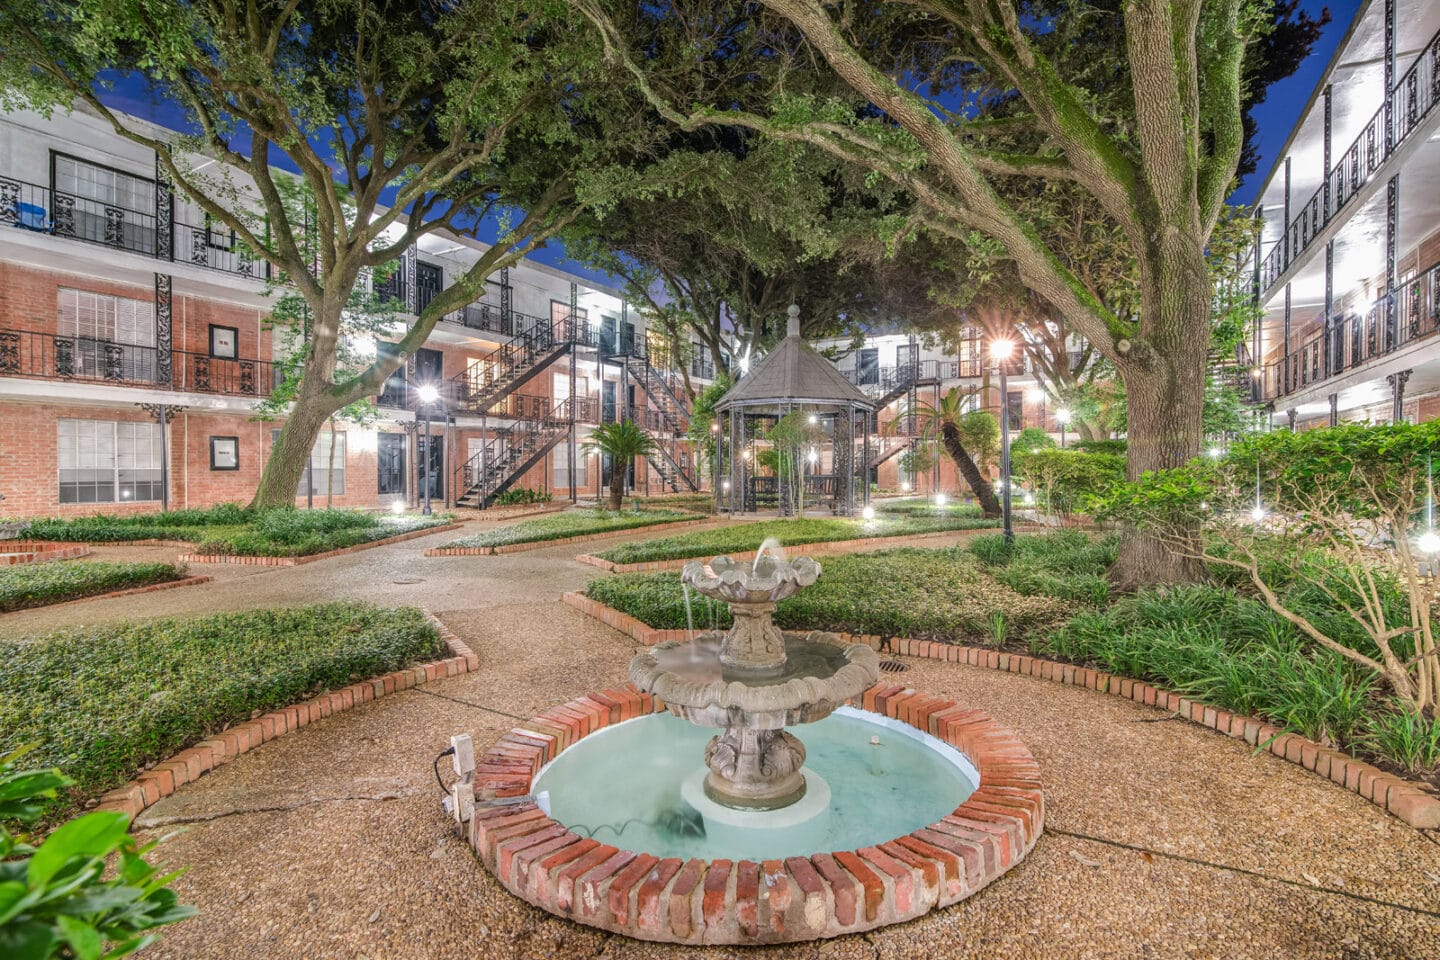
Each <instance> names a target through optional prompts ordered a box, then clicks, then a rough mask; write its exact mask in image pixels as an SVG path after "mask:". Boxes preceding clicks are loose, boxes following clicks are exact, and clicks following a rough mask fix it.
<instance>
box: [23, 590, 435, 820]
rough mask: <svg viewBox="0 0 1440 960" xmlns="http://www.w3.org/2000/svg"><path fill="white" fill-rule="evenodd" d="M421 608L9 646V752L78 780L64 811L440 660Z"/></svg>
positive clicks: (258, 613) (146, 626) (146, 625)
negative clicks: (236, 726) (243, 732)
mask: <svg viewBox="0 0 1440 960" xmlns="http://www.w3.org/2000/svg"><path fill="white" fill-rule="evenodd" d="M443 650H444V646H443V644H442V643H441V641H440V638H439V636H438V635H437V634H436V632H435V630H434V628H433V627H432V626H431V625H430V624H429V623H428V622H427V621H426V619H425V617H424V615H423V614H422V613H421V612H420V611H419V610H416V609H413V608H400V609H384V608H377V607H372V606H369V605H366V604H359V603H329V604H321V605H318V606H311V607H299V608H294V609H282V610H253V611H247V612H243V613H227V614H218V615H214V616H207V617H199V618H195V619H188V620H179V619H157V620H149V621H143V622H136V623H126V624H120V625H118V626H116V625H107V626H105V627H103V628H101V627H79V628H75V629H71V630H66V631H62V632H58V633H53V634H49V635H45V636H35V637H28V638H21V639H19V640H11V641H0V663H4V664H5V669H4V670H3V671H0V751H4V750H10V749H14V748H16V747H19V746H21V745H27V744H35V745H36V748H35V752H34V753H33V755H32V758H33V760H34V761H35V762H36V763H37V764H40V765H54V766H58V767H61V768H63V769H65V770H67V771H68V772H69V775H70V776H72V777H74V779H75V780H76V784H75V786H74V787H73V788H71V790H69V791H68V792H67V793H66V794H65V795H64V802H63V803H62V804H61V805H60V807H59V809H57V810H55V811H53V813H54V814H57V815H58V814H63V813H64V812H66V811H68V810H71V809H74V807H75V806H76V805H78V804H79V803H81V802H83V801H84V800H85V799H87V798H89V797H93V796H95V795H97V794H99V793H103V792H104V791H105V790H108V789H111V788H113V787H116V786H119V785H120V784H123V783H125V782H126V781H128V780H129V779H130V778H131V777H133V776H134V775H135V774H136V773H137V772H139V770H140V769H141V768H142V767H143V766H144V765H145V764H148V763H154V762H157V761H161V760H164V759H166V758H167V757H169V756H171V755H172V754H174V753H175V752H176V751H178V750H181V749H183V748H185V747H186V746H188V745H190V744H193V743H195V742H197V741H199V740H203V739H204V738H205V737H207V736H210V735H211V734H213V733H215V732H217V731H219V730H221V729H222V728H224V727H225V726H227V725H229V724H231V723H235V722H237V721H243V720H248V719H249V718H250V716H251V714H252V713H253V712H254V711H256V710H259V711H268V710H274V709H278V708H280V707H283V706H287V705H289V704H292V703H295V702H296V701H299V700H303V699H305V698H307V697H310V696H313V695H315V694H316V693H319V692H321V691H323V690H327V689H333V688H336V687H341V686H345V685H346V684H349V683H353V682H354V681H355V680H358V679H362V678H365V677H373V676H376V675H379V674H382V673H387V672H389V671H391V670H397V669H399V668H401V667H404V666H407V665H409V664H413V663H421V662H426V661H430V660H434V659H436V658H437V657H439V656H441V655H442V652H443Z"/></svg>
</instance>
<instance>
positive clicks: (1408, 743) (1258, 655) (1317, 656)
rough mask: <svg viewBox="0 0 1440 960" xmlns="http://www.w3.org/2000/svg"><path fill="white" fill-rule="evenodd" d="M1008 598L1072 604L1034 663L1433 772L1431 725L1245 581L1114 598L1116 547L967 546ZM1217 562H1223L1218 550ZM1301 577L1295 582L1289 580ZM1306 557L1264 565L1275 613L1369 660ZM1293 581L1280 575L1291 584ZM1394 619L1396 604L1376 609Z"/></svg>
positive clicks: (1225, 568)
mask: <svg viewBox="0 0 1440 960" xmlns="http://www.w3.org/2000/svg"><path fill="white" fill-rule="evenodd" d="M967 549H968V550H969V551H970V552H971V554H972V555H974V556H975V557H976V558H977V559H978V560H980V561H981V562H982V563H984V564H985V565H986V568H987V569H988V571H989V572H990V573H991V575H992V576H994V578H995V579H996V580H997V581H999V582H1001V583H1003V584H1006V585H1007V586H1010V587H1012V588H1014V589H1015V590H1016V591H1018V592H1020V593H1023V594H1027V595H1032V596H1036V595H1038V596H1050V597H1057V598H1065V599H1070V600H1075V601H1079V602H1080V603H1081V604H1082V607H1081V609H1079V610H1078V612H1076V613H1075V615H1074V616H1073V617H1072V618H1071V619H1070V620H1069V622H1067V623H1065V624H1063V625H1061V626H1059V627H1057V628H1056V629H1054V630H1052V631H1050V632H1048V633H1046V634H1043V635H1038V636H1032V637H1031V638H1030V641H1029V643H1028V648H1029V650H1030V651H1031V652H1033V653H1036V654H1039V655H1042V656H1049V657H1057V658H1060V659H1064V660H1070V661H1073V662H1076V663H1083V664H1087V665H1090V666H1094V667H1098V668H1101V669H1104V670H1106V671H1109V672H1112V673H1115V674H1118V675H1121V676H1127V677H1135V678H1137V679H1143V680H1149V681H1152V682H1154V683H1156V684H1158V685H1160V686H1162V687H1164V688H1166V689H1168V690H1173V691H1175V692H1177V693H1180V694H1183V695H1185V696H1187V697H1190V698H1193V699H1195V700H1197V701H1200V702H1204V703H1208V704H1212V705H1215V706H1219V707H1224V708H1226V709H1228V710H1233V711H1235V712H1237V713H1243V714H1247V715H1251V716H1260V717H1264V718H1266V719H1268V720H1270V721H1271V722H1272V723H1275V724H1276V725H1277V726H1283V727H1284V728H1286V729H1287V730H1290V731H1293V732H1295V733H1299V734H1301V735H1303V736H1305V737H1308V738H1310V739H1312V740H1315V741H1316V742H1318V743H1322V744H1326V745H1329V746H1332V747H1337V748H1340V749H1345V750H1349V751H1351V752H1352V753H1358V754H1361V755H1363V756H1366V757H1368V758H1370V759H1372V760H1376V761H1379V762H1381V763H1382V764H1386V765H1391V766H1393V767H1395V768H1398V769H1400V770H1403V771H1404V772H1406V773H1409V774H1411V775H1418V776H1434V775H1435V774H1436V772H1437V771H1440V722H1437V721H1436V720H1435V719H1434V717H1433V716H1432V715H1430V714H1428V713H1426V712H1422V711H1418V710H1416V709H1415V708H1414V707H1413V706H1411V705H1410V704H1409V703H1408V702H1407V701H1405V700H1403V699H1401V698H1397V697H1394V696H1390V695H1387V691H1386V689H1385V684H1384V683H1383V682H1382V680H1381V677H1380V675H1379V674H1378V672H1377V671H1375V670H1372V669H1369V668H1367V667H1366V666H1365V665H1363V664H1361V663H1358V662H1356V661H1355V660H1353V659H1352V658H1350V657H1347V656H1344V655H1343V654H1341V653H1339V652H1337V651H1335V650H1333V649H1331V648H1329V647H1327V646H1325V645H1322V644H1320V643H1317V642H1316V641H1315V640H1314V639H1313V638H1312V637H1311V636H1310V635H1309V634H1308V633H1307V631H1306V630H1305V629H1302V628H1301V627H1300V626H1299V625H1297V624H1296V623H1294V622H1292V621H1291V620H1289V619H1287V618H1286V617H1285V616H1284V615H1283V614H1282V613H1280V612H1278V611H1277V610H1276V609H1275V608H1274V607H1272V605H1271V603H1270V602H1268V601H1267V600H1266V599H1265V598H1264V597H1262V596H1260V595H1258V594H1257V592H1256V591H1255V590H1254V589H1253V587H1252V586H1251V584H1250V580H1249V576H1248V574H1247V573H1246V572H1245V571H1244V570H1243V569H1237V568H1236V567H1234V566H1231V565H1228V564H1224V563H1215V564H1212V566H1211V576H1212V581H1211V582H1209V583H1205V584H1195V585H1189V586H1183V587H1172V588H1170V589H1168V590H1164V591H1159V590H1142V591H1140V592H1138V593H1136V594H1133V595H1130V596H1124V597H1118V598H1117V597H1111V596H1110V594H1109V586H1108V583H1107V582H1106V581H1105V579H1104V577H1103V573H1104V571H1105V570H1106V568H1107V567H1108V566H1109V565H1110V563H1111V562H1112V560H1113V558H1114V556H1115V551H1116V550H1117V549H1118V538H1117V537H1115V536H1108V537H1102V538H1090V537H1087V536H1085V535H1084V534H1082V533H1079V532H1075V531H1067V532H1063V533H1054V534H1049V535H1046V536H1031V537H1019V538H1017V539H1016V540H1015V543H1014V544H1013V545H1010V546H1007V545H1006V544H1005V543H1004V541H1003V539H1002V538H1000V537H982V538H979V539H977V540H975V541H973V542H972V543H971V544H969V546H968V548H967ZM1209 549H1210V550H1212V551H1221V550H1223V549H1224V545H1223V544H1217V545H1215V546H1213V547H1211V548H1209ZM1297 569H1300V570H1302V571H1303V572H1304V573H1305V575H1303V576H1300V575H1296V570H1297ZM1322 569H1323V567H1322V565H1320V564H1319V562H1318V561H1317V560H1314V559H1312V560H1311V561H1310V562H1309V564H1308V565H1302V566H1301V567H1299V568H1297V567H1295V566H1293V565H1292V564H1291V563H1290V562H1289V561H1288V559H1286V558H1284V557H1278V556H1272V557H1271V559H1270V561H1269V562H1268V563H1267V564H1266V565H1265V566H1264V570H1265V574H1264V575H1265V577H1266V578H1267V581H1268V582H1269V583H1270V584H1271V586H1272V589H1273V590H1274V591H1275V592H1276V596H1277V599H1278V600H1279V601H1280V605H1281V606H1282V608H1283V609H1285V610H1288V611H1291V612H1293V613H1297V614H1298V615H1299V616H1301V617H1302V618H1304V621H1305V622H1306V623H1308V624H1311V625H1312V626H1313V627H1314V628H1316V629H1318V630H1321V631H1323V632H1324V634H1325V635H1326V636H1328V637H1332V638H1335V639H1336V640H1337V642H1339V643H1341V644H1343V645H1346V646H1353V647H1354V648H1355V649H1358V650H1361V651H1365V652H1367V655H1371V656H1373V655H1376V654H1378V651H1376V650H1375V649H1374V648H1373V646H1367V644H1368V633H1367V630H1366V628H1365V626H1363V625H1362V624H1361V623H1359V622H1357V621H1356V620H1355V619H1354V618H1353V617H1352V616H1351V615H1350V614H1349V613H1348V612H1347V611H1346V610H1344V609H1343V608H1341V607H1339V606H1337V605H1336V604H1335V603H1334V601H1333V600H1332V597H1331V594H1332V593H1333V592H1334V591H1335V590H1336V589H1338V588H1339V586H1340V585H1341V584H1343V582H1344V581H1345V580H1346V579H1348V576H1347V574H1346V573H1344V571H1343V570H1340V569H1336V568H1334V567H1333V566H1332V567H1331V569H1330V572H1329V574H1327V576H1328V577H1329V578H1330V582H1329V583H1326V582H1324V581H1323V580H1321V581H1317V580H1315V579H1312V576H1313V575H1315V574H1316V572H1317V571H1319V570H1322ZM1286 571H1288V574H1287V573H1286ZM1383 602H1384V606H1386V607H1388V608H1392V609H1391V613H1392V614H1393V613H1395V612H1398V611H1400V610H1403V608H1404V607H1405V600H1404V597H1403V594H1402V593H1401V592H1400V591H1399V590H1397V589H1392V591H1391V592H1390V593H1388V594H1387V595H1386V598H1385V599H1384V601H1383Z"/></svg>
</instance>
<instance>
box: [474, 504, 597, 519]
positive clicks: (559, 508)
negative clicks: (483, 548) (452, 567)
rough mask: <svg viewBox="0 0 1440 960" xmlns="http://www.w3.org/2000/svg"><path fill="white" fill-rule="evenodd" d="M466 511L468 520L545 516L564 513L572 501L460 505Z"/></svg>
mask: <svg viewBox="0 0 1440 960" xmlns="http://www.w3.org/2000/svg"><path fill="white" fill-rule="evenodd" d="M452 509H459V510H463V511H465V517H464V519H466V520H519V519H521V518H523V517H543V516H545V515H546V514H550V513H564V512H565V511H566V510H569V509H570V501H569V500H566V501H564V502H561V503H525V504H519V505H518V506H515V507H513V508H512V507H486V508H485V509H484V510H480V509H478V508H476V507H458V508H452Z"/></svg>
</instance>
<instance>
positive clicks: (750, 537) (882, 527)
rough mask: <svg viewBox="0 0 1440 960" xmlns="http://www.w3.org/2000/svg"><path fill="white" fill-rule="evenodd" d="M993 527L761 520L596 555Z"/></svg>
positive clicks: (958, 522)
mask: <svg viewBox="0 0 1440 960" xmlns="http://www.w3.org/2000/svg"><path fill="white" fill-rule="evenodd" d="M997 526H999V521H997V520H981V519H979V518H976V517H972V516H967V515H964V514H960V515H957V516H939V517H927V516H913V517H912V516H906V515H903V514H902V515H897V516H894V517H878V518H876V519H874V520H849V519H845V518H843V517H824V518H804V517H801V518H795V519H789V520H761V521H759V522H756V523H744V524H740V525H738V526H733V527H721V528H719V529H716V530H696V531H694V532H691V533H683V534H677V535H676V536H673V537H665V538H663V539H658V540H642V541H640V542H638V543H623V544H619V545H617V546H614V547H611V548H610V549H609V550H606V551H604V552H602V553H600V554H598V556H599V557H601V558H602V559H604V560H609V561H610V562H612V563H650V562H653V561H656V560H678V559H682V558H686V557H713V556H716V555H718V554H722V553H746V552H750V551H754V550H755V549H756V548H758V547H759V546H760V544H761V543H762V542H764V541H765V540H766V539H767V538H769V537H774V538H775V539H777V540H779V541H780V543H781V544H782V545H787V544H800V543H831V542H834V541H837V540H858V539H861V538H864V537H904V536H911V535H914V534H921V533H942V532H945V531H947V530H977V529H986V528H993V527H997Z"/></svg>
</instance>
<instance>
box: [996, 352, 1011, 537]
mask: <svg viewBox="0 0 1440 960" xmlns="http://www.w3.org/2000/svg"><path fill="white" fill-rule="evenodd" d="M1014 352H1015V342H1014V341H1013V340H1005V339H1000V340H991V341H990V359H992V360H994V361H995V367H996V369H997V370H999V371H1000V483H1001V488H1000V513H1001V516H1002V517H1003V518H1004V520H1003V522H1004V533H1005V542H1006V543H1014V542H1015V526H1014V524H1013V523H1012V521H1011V516H1010V404H1009V400H1010V393H1009V391H1008V390H1007V389H1006V388H1007V386H1008V382H1007V381H1006V379H1005V364H1006V363H1007V362H1008V361H1009V360H1010V356H1011V355H1012V354H1013V353H1014Z"/></svg>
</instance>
